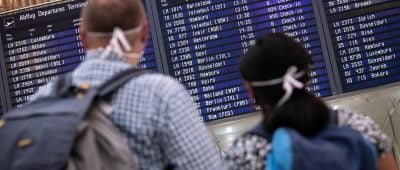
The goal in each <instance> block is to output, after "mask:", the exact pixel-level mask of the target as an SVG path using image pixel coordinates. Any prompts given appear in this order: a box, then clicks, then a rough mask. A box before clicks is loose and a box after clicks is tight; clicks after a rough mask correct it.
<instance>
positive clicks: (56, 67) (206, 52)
mask: <svg viewBox="0 0 400 170" xmlns="http://www.w3.org/2000/svg"><path fill="white" fill-rule="evenodd" d="M144 2H145V5H146V9H147V13H148V19H149V25H150V28H151V31H150V32H149V42H148V45H147V48H146V50H145V56H144V57H143V58H142V59H141V63H140V67H141V68H145V69H149V70H153V71H158V72H162V73H164V74H167V75H170V76H172V77H174V78H176V79H177V80H178V81H179V82H181V83H182V84H184V85H185V86H186V88H187V89H188V91H189V93H190V94H191V95H192V97H193V100H194V101H195V102H196V103H197V105H198V108H199V114H200V115H201V118H202V120H203V121H212V120H217V119H221V118H226V117H231V116H236V115H241V114H246V113H250V112H254V111H256V107H255V106H254V101H253V100H252V99H250V97H249V95H248V92H247V91H246V88H245V87H244V85H243V81H242V79H241V77H240V74H239V72H238V67H239V61H240V58H241V56H243V54H245V53H246V52H247V50H248V48H249V47H250V46H251V45H254V44H255V39H256V38H257V37H260V36H263V35H265V34H266V33H273V32H284V33H285V34H287V35H289V36H291V37H293V38H294V39H295V40H296V41H298V42H299V43H300V44H302V45H303V46H304V47H305V48H306V49H307V50H308V52H309V53H310V54H311V55H312V57H313V58H312V59H313V66H312V72H311V76H312V79H311V81H310V83H309V84H308V86H307V87H306V88H307V90H309V91H311V92H313V93H314V94H315V95H316V96H317V97H321V98H323V97H329V96H335V95H338V94H342V93H347V92H353V91H357V90H361V89H366V88H370V87H376V86H379V85H384V84H389V83H394V82H399V81H400V60H399V59H398V57H399V55H400V29H399V28H400V25H399V24H400V1H398V0H364V1H359V0H322V1H321V0H201V1H188V0H186V1H179V0H149V1H144ZM85 5H86V0H67V1H58V2H56V3H52V4H48V5H43V6H38V7H33V8H28V9H23V10H18V11H14V12H7V13H3V14H0V36H1V39H0V40H1V42H0V46H1V48H0V67H1V75H2V77H1V78H2V82H0V89H4V90H3V91H0V99H1V102H0V115H1V114H2V112H5V111H7V110H9V109H11V108H12V107H16V106H21V105H22V104H24V103H25V102H27V101H29V100H30V99H31V96H32V94H33V93H34V92H35V91H36V90H37V89H38V88H39V86H41V85H43V84H45V83H47V82H49V81H52V80H54V78H55V77H56V76H57V75H60V74H63V73H66V72H70V71H72V70H73V69H75V68H76V67H77V66H78V65H79V64H80V63H81V62H82V61H84V59H85V49H84V48H83V47H82V43H81V42H80V37H79V26H80V23H81V19H80V11H81V8H82V7H84V6H85ZM266 57H268V54H266Z"/></svg>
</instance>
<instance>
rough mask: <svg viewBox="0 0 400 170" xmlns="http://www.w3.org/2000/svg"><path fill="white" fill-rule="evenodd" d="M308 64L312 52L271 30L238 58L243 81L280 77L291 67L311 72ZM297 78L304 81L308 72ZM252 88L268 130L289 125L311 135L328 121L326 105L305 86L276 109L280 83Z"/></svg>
mask: <svg viewBox="0 0 400 170" xmlns="http://www.w3.org/2000/svg"><path fill="white" fill-rule="evenodd" d="M311 64H312V60H311V55H310V54H309V53H308V51H307V50H306V49H304V48H303V47H302V46H301V45H300V44H299V43H297V42H296V41H295V40H294V39H292V38H290V37H288V36H286V35H285V34H283V33H270V34H267V35H265V36H263V37H261V38H259V39H257V40H256V43H255V45H253V46H252V47H251V48H249V50H248V52H247V53H246V54H245V55H244V57H243V58H242V60H241V63H240V72H241V74H242V77H243V78H244V79H245V80H246V81H249V82H252V81H265V80H270V79H275V78H281V77H283V76H284V75H285V73H286V72H287V69H288V68H289V67H290V66H296V67H297V68H298V70H299V71H301V70H303V71H305V72H306V73H310V70H311ZM299 80H300V81H302V82H303V83H307V82H308V81H309V80H310V75H309V74H306V75H304V76H302V77H301V78H299ZM251 88H252V90H253V93H254V98H255V100H256V104H258V105H259V106H261V108H262V109H263V113H264V120H263V122H264V125H265V128H266V130H267V131H269V132H270V133H273V131H275V130H276V129H277V128H279V127H290V128H293V129H296V130H297V131H299V132H300V133H301V134H303V135H304V136H313V135H316V134H317V133H318V132H319V131H320V130H322V129H323V128H324V127H325V126H326V124H327V123H328V121H329V109H328V107H327V106H326V105H325V104H324V103H323V102H322V101H321V100H320V99H318V98H317V97H315V95H313V94H311V93H309V92H308V91H306V90H305V89H304V88H303V89H295V90H294V91H293V94H292V96H291V97H290V99H289V100H288V101H286V102H285V103H284V104H283V105H282V106H280V107H278V108H275V107H274V106H275V105H276V104H277V102H278V101H279V99H280V98H281V97H282V96H283V95H284V93H285V91H284V89H283V88H282V84H278V85H273V86H266V87H251Z"/></svg>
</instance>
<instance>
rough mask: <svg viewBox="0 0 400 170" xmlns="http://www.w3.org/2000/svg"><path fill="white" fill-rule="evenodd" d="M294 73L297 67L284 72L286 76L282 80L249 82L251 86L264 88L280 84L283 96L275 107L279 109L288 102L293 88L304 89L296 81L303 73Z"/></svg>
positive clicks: (291, 67)
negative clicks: (283, 91)
mask: <svg viewBox="0 0 400 170" xmlns="http://www.w3.org/2000/svg"><path fill="white" fill-rule="evenodd" d="M296 72H297V67H296V66H290V67H289V68H288V70H287V71H286V74H285V75H284V76H283V77H282V78H277V79H272V80H267V81H253V82H251V85H253V86H254V87H264V86H272V85H277V84H280V83H282V88H283V90H285V94H284V95H283V96H282V98H281V99H280V100H279V101H278V103H277V106H278V107H279V106H281V105H282V104H283V103H285V102H286V101H287V100H289V98H290V96H291V95H292V93H293V89H294V88H297V89H302V88H303V87H304V84H303V83H302V82H300V81H298V80H297V79H298V78H300V77H302V76H303V75H304V74H305V72H304V71H301V72H298V73H296Z"/></svg>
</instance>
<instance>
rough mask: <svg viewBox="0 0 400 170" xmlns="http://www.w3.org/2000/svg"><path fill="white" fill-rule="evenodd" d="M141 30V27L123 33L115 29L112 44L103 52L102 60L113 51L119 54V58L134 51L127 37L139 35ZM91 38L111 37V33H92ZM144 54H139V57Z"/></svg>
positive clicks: (119, 29)
mask: <svg viewBox="0 0 400 170" xmlns="http://www.w3.org/2000/svg"><path fill="white" fill-rule="evenodd" d="M140 30H141V26H139V27H137V28H134V29H131V30H128V31H125V32H124V31H122V29H121V28H118V27H116V28H114V31H113V33H112V38H111V40H110V43H109V44H108V45H107V47H106V49H105V50H104V51H103V53H102V55H101V56H100V58H101V59H104V58H106V57H107V56H108V55H109V54H110V53H111V52H112V51H113V52H115V53H117V54H118V55H119V56H124V55H123V54H124V53H126V52H130V51H132V47H131V45H130V43H129V41H128V39H127V38H126V35H129V34H135V33H138V32H139V31H140ZM88 35H89V36H92V37H109V36H110V33H99V32H97V33H96V32H91V33H88ZM142 53H143V52H141V53H139V57H141V56H142V55H143V54H142Z"/></svg>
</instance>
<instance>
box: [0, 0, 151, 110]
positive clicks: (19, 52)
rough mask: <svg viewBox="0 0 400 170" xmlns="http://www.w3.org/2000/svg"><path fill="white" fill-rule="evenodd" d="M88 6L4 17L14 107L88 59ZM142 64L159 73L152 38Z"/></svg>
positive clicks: (67, 5) (4, 45)
mask: <svg viewBox="0 0 400 170" xmlns="http://www.w3.org/2000/svg"><path fill="white" fill-rule="evenodd" d="M85 5H86V1H85V0H76V1H69V2H67V3H62V4H58V5H51V6H48V7H41V8H34V9H31V10H24V11H18V12H16V13H13V14H8V15H3V16H1V18H0V20H1V21H3V24H1V27H0V31H1V42H2V49H3V50H2V51H3V56H4V58H3V59H2V60H1V62H4V63H2V64H3V67H5V69H3V71H4V75H5V77H6V82H5V84H7V85H6V88H5V89H6V94H8V96H9V97H10V102H11V105H12V106H13V107H14V106H21V105H22V104H24V103H25V102H27V101H29V100H30V98H31V96H32V94H33V93H34V92H35V91H36V90H37V89H38V88H39V86H41V85H43V84H45V83H47V82H49V81H52V80H53V79H54V78H55V77H56V76H57V75H60V74H63V73H66V72H70V71H72V70H74V69H75V68H76V67H77V66H78V65H79V64H80V63H81V62H82V61H83V60H84V59H85V49H84V48H83V47H82V43H81V42H80V36H79V26H80V22H81V19H80V11H81V8H82V7H84V6H85ZM141 62H142V63H141V67H142V68H146V69H151V70H157V63H156V57H155V55H154V48H153V41H152V38H151V36H150V41H149V43H148V48H146V51H145V56H144V57H143V58H142V61H141Z"/></svg>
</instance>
